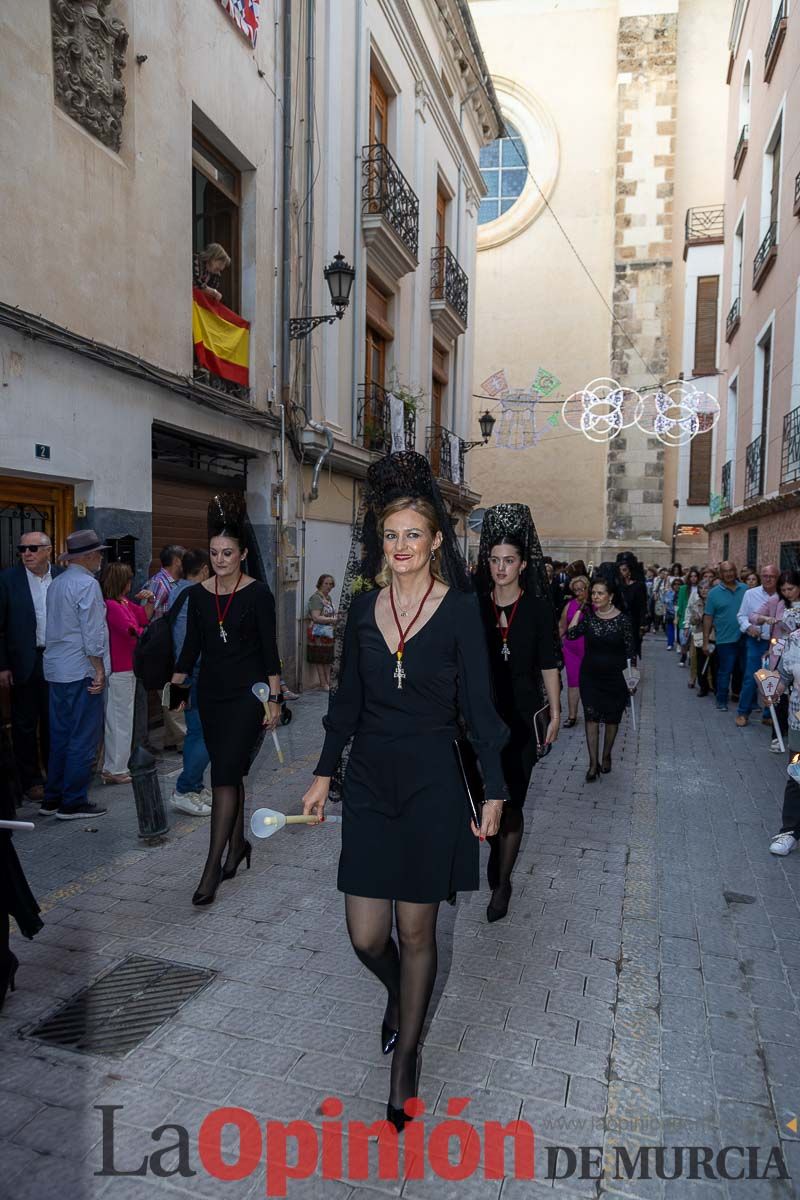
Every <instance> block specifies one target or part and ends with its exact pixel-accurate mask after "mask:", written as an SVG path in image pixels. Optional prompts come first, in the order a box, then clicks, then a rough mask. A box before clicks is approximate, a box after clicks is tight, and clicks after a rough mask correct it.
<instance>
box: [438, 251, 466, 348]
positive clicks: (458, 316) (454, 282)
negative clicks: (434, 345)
mask: <svg viewBox="0 0 800 1200" xmlns="http://www.w3.org/2000/svg"><path fill="white" fill-rule="evenodd" d="M431 317H432V319H433V323H434V325H436V326H437V327H439V331H440V332H441V333H442V334H443V335H444V337H445V338H446V339H447V341H453V340H454V338H457V337H458V336H459V334H462V333H464V332H465V330H466V328H467V321H468V318H469V279H468V277H467V274H466V272H465V271H464V270H463V269H462V267H461V265H460V264H459V261H458V259H457V258H456V256H455V254H453V252H452V250H451V249H450V248H449V247H448V246H435V247H434V249H433V250H432V251H431Z"/></svg>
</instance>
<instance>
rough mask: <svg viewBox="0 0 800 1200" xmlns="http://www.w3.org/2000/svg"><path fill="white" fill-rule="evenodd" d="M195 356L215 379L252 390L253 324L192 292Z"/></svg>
mask: <svg viewBox="0 0 800 1200" xmlns="http://www.w3.org/2000/svg"><path fill="white" fill-rule="evenodd" d="M192 341H193V342H194V356H195V358H196V359H197V361H198V362H199V363H200V365H201V367H205V368H206V369H207V370H208V371H210V372H211V374H212V375H219V377H220V379H227V380H229V382H230V383H239V384H241V385H242V387H249V386H250V371H249V363H250V322H249V321H245V319H244V317H240V316H239V314H238V313H235V312H233V311H232V310H231V309H230V308H226V307H225V305H224V304H220V303H219V301H218V300H212V299H211V297H210V296H208V295H206V293H205V292H202V291H201V290H200V289H199V288H192Z"/></svg>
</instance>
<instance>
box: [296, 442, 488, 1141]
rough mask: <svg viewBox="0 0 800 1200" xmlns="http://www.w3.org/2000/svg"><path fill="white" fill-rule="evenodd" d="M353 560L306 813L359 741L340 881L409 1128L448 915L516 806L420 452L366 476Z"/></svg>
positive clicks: (435, 494) (450, 543)
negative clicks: (462, 760)
mask: <svg viewBox="0 0 800 1200" xmlns="http://www.w3.org/2000/svg"><path fill="white" fill-rule="evenodd" d="M349 563H350V565H349V567H348V570H347V574H346V577H345V582H344V586H343V588H342V596H341V600H340V610H339V611H340V615H341V616H343V615H344V613H345V612H347V622H346V627H345V628H344V632H343V634H342V632H341V626H340V629H339V631H338V632H337V651H336V653H337V662H336V671H335V676H334V678H335V688H334V690H333V691H332V693H331V699H330V704H329V708H328V715H327V717H326V720H325V728H326V737H325V744H324V747H323V751H322V755H321V757H320V760H319V763H318V765H317V767H316V770H315V775H316V779H315V780H314V782H313V783H312V785H311V787H310V788H309V789H308V791H307V792H306V795H305V797H304V802H303V807H304V811H305V812H306V813H314V814H317V815H318V816H319V817H322V816H323V814H324V811H325V803H326V800H327V799H328V794H329V789H330V784H331V776H332V775H333V774H334V771H335V770H336V768H337V764H338V763H339V760H340V757H341V755H342V752H343V751H344V749H345V747H346V745H347V743H348V741H349V740H350V739H351V738H353V743H352V748H351V750H350V754H349V758H348V761H347V766H346V769H345V773H344V781H343V785H342V800H343V825H342V851H341V857H340V860H339V874H338V886H339V890H340V891H342V892H344V893H345V915H346V918H347V928H348V932H349V934H350V940H351V942H352V944H353V949H354V950H355V952H356V954H357V955H358V957H359V959H360V960H361V962H362V963H364V965H365V966H366V967H368V969H369V970H370V971H371V972H372V973H373V974H374V975H375V976H377V978H378V979H379V980H380V981H381V983H383V985H384V987H385V988H386V991H387V993H388V1003H387V1006H386V1011H385V1014H384V1019H383V1026H382V1029H381V1045H382V1049H383V1052H384V1053H389V1052H391V1051H392V1049H394V1058H393V1060H392V1069H391V1076H390V1089H389V1102H388V1105H387V1110H386V1112H387V1119H388V1120H390V1121H391V1122H392V1123H393V1124H394V1125H395V1126H396V1128H397V1129H398V1130H401V1129H402V1128H403V1126H404V1124H405V1122H406V1120H407V1117H408V1114H406V1113H405V1112H404V1104H405V1102H406V1101H407V1100H408V1099H410V1098H411V1097H412V1096H415V1095H416V1094H417V1077H418V1069H419V1057H418V1045H419V1040H420V1036H421V1034H422V1027H423V1024H424V1022H425V1016H426V1013H427V1010H428V1004H429V1002H430V998H431V993H432V991H433V985H434V982H435V979H436V965H437V950H436V920H437V914H438V909H439V904H440V903H441V901H442V900H447V899H449V898H450V897H451V895H452V894H453V893H454V892H459V891H474V890H476V889H477V888H478V876H479V855H478V841H477V839H478V838H479V837H480V838H481V839H485V838H486V837H488V836H491V835H493V834H495V833H496V832H497V830H498V828H499V826H500V817H501V814H502V808H503V800H504V799H505V795H506V791H505V784H504V781H503V772H502V766H501V761H500V751H501V749H502V747H503V745H504V744H505V742H506V740H507V737H508V730H507V729H506V727H505V725H504V724H503V723H502V721H501V720H500V718H499V717H498V715H497V713H496V711H495V709H494V706H493V704H492V699H491V694H490V689H489V669H488V668H489V664H488V661H487V653H486V642H485V639H484V636H483V629H482V626H481V620H480V612H479V609H478V604H477V600H476V598H475V597H474V596H473V595H469V594H468V593H469V592H471V590H472V585H471V580H470V577H469V574H468V571H467V568H466V564H465V563H464V560H463V558H462V556H461V553H460V550H459V547H458V542H457V540H456V536H455V533H454V531H453V527H452V524H451V522H450V518H449V515H448V513H447V509H446V508H445V505H444V501H443V500H442V497H441V495H440V493H439V489H438V487H437V486H436V484H435V482H434V480H433V477H432V475H431V469H430V464H429V463H428V461H427V460H426V459H425V458H423V457H422V455H420V454H415V453H414V452H411V451H404V452H401V453H398V454H392V455H390V456H387V457H386V458H384V459H381V460H380V461H378V462H377V463H375V464H373V466H371V467H370V469H369V471H368V473H367V493H366V496H365V500H364V503H363V508H362V513H361V515H360V517H359V520H358V521H357V522H356V525H355V529H354V536H353V546H352V548H351V553H350V559H349ZM375 585H377V586H375ZM348 609H349V611H348ZM459 718H463V719H464V721H465V722H466V725H467V728H468V730H469V734H470V738H471V740H472V742H473V744H474V746H475V749H476V751H477V754H478V757H479V760H480V763H481V766H482V768H483V773H484V778H485V780H486V795H487V801H486V803H485V804H484V806H483V812H482V817H481V824H480V827H477V826H476V825H475V824H474V822H472V823H471V822H470V809H469V804H468V801H467V796H466V793H465V789H464V784H463V780H462V777H461V774H460V771H459V768H458V763H457V761H456V755H455V753H454V747H453V743H454V740H455V739H456V738H457V737H458V736H459V732H460V725H459ZM470 830H471V831H470ZM393 911H394V918H395V920H396V923H397V938H398V943H399V949H398V943H395V941H394V939H393V937H392V925H393Z"/></svg>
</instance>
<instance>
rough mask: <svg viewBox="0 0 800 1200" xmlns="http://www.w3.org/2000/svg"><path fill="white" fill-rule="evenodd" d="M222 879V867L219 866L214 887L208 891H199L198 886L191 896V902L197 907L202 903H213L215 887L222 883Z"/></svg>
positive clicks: (215, 892)
mask: <svg viewBox="0 0 800 1200" xmlns="http://www.w3.org/2000/svg"><path fill="white" fill-rule="evenodd" d="M222 879H223V873H222V867H220V869H219V875H218V876H217V882H216V883H215V884H214V887H213V888H212V889H211V891H210V892H201V891H200V889H199V888H198V889H197V891H196V892H195V894H194V895H193V896H192V904H194V905H195V906H196V907H197V908H200V907H202V905H204V904H213V903H214V897H215V896H216V894H217V888H218V887H219V885H220V884H221V883H222Z"/></svg>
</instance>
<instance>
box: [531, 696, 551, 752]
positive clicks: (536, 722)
mask: <svg viewBox="0 0 800 1200" xmlns="http://www.w3.org/2000/svg"><path fill="white" fill-rule="evenodd" d="M549 726H550V705H549V704H545V706H544V708H540V709H539V711H538V712H537V713H534V714H533V732H534V736H535V738H536V757H537V758H544V757H545V755H546V754H549V753H550V751H551V750H552V749H553V747H552V746H551V745H550V743H549V742H548V741H547V730H548V728H549Z"/></svg>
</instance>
